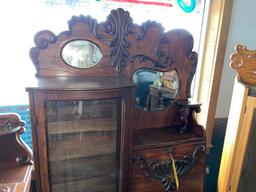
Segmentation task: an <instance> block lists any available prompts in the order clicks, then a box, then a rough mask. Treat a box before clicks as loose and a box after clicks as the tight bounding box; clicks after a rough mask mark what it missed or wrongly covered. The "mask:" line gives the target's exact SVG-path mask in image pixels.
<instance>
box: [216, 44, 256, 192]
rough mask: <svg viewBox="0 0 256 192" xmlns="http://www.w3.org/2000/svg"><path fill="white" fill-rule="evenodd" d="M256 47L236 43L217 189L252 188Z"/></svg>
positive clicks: (255, 103) (253, 172)
mask: <svg viewBox="0 0 256 192" xmlns="http://www.w3.org/2000/svg"><path fill="white" fill-rule="evenodd" d="M255 58H256V51H255V50H248V49H247V48H246V47H245V46H243V45H237V46H236V52H235V53H234V54H233V55H232V56H231V62H230V64H231V67H232V68H233V69H234V70H235V72H236V74H237V79H236V81H235V85H234V89H233V96H232V101H231V108H230V114H229V119H228V125H227V130H226V136H225V141H224V147H223V152H222V158H221V165H220V172H219V178H218V191H234V192H235V191H255V188H256V183H255V176H256V175H255V171H254V170H255V168H256V164H255V162H256V161H255V160H256V159H255V154H256V151H255V144H256V140H255V136H256V133H255V125H256V124H255V123H256V118H255V110H256V97H255V96H256V89H255V86H256V75H255V73H256V59H255Z"/></svg>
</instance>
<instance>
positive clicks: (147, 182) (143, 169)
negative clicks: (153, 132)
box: [131, 143, 205, 192]
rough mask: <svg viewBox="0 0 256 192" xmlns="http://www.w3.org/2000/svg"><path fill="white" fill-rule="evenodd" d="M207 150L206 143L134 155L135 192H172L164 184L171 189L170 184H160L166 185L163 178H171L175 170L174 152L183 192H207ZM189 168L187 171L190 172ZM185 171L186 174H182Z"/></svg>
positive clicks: (133, 190) (160, 148)
mask: <svg viewBox="0 0 256 192" xmlns="http://www.w3.org/2000/svg"><path fill="white" fill-rule="evenodd" d="M204 146H205V145H204V143H193V144H191V143H190V144H182V145H174V146H164V147H156V148H151V149H142V150H136V151H134V159H133V166H132V185H131V186H132V187H131V191H132V192H156V191H157V192H160V191H163V192H165V191H166V192H168V191H171V190H167V189H165V188H164V187H163V184H164V183H165V184H166V185H168V182H166V180H165V182H163V183H161V182H160V180H161V179H162V181H164V180H163V178H164V177H166V175H168V174H170V172H171V169H172V168H171V161H170V154H169V151H170V149H171V150H172V156H173V158H174V160H175V164H176V169H177V174H178V175H179V191H180V192H181V191H184V192H188V191H189V192H193V191H194V192H199V191H203V185H204V172H205V162H204V159H205V158H204V157H205V152H204V150H205V147H204ZM180 160H183V161H180ZM185 166H186V168H187V169H186V170H185ZM182 167H183V169H182ZM181 170H183V171H184V172H183V173H182V171H181ZM160 175H161V176H160ZM171 175H172V174H171ZM160 178H161V179H160ZM169 178H170V177H169ZM173 184H174V183H173ZM166 188H167V187H166Z"/></svg>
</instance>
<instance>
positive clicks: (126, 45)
mask: <svg viewBox="0 0 256 192" xmlns="http://www.w3.org/2000/svg"><path fill="white" fill-rule="evenodd" d="M34 40H35V47H33V48H31V50H30V57H31V59H32V61H33V63H34V65H35V67H36V70H37V76H38V77H49V76H50V77H52V76H54V77H55V76H80V77H91V76H93V77H95V76H96V77H115V76H116V77H120V76H123V77H126V78H127V79H132V76H133V73H134V72H135V71H136V70H138V69H140V68H152V69H156V70H159V71H163V72H164V71H170V70H176V71H177V73H178V75H179V81H180V82H182V83H180V84H181V86H180V90H179V94H178V98H179V99H182V100H186V99H187V98H189V97H190V85H191V81H192V78H193V76H194V73H195V71H196V65H197V53H196V52H193V51H192V49H193V45H194V41H193V37H192V35H191V34H190V33H189V32H188V31H186V30H184V29H174V30H171V31H168V32H164V28H163V27H162V25H161V24H160V23H157V22H156V21H146V22H145V23H143V24H141V25H137V24H134V23H133V19H132V17H131V16H130V13H129V12H128V11H124V10H123V9H121V8H119V9H117V10H112V11H111V13H110V14H109V16H107V18H106V21H105V22H102V23H98V22H97V20H96V19H94V18H92V17H90V16H83V15H80V16H73V17H72V18H71V20H70V21H68V30H67V31H63V32H61V33H60V34H59V35H55V34H54V33H53V32H51V31H49V30H43V31H40V32H38V33H37V34H36V35H35V38H34ZM75 40H82V41H89V42H91V43H92V44H94V45H96V46H97V47H98V48H99V50H100V54H102V58H101V59H100V60H99V62H97V63H96V64H95V65H94V64H93V65H91V67H88V68H86V69H85V68H79V67H77V68H76V67H73V66H72V65H68V64H67V62H65V59H63V58H62V50H63V47H64V46H65V45H66V44H68V43H69V42H72V41H75ZM180 74H181V75H180Z"/></svg>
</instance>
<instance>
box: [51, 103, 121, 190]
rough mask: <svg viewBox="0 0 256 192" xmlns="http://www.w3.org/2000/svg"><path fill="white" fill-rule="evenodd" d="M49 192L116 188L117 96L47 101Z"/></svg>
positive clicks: (118, 132) (118, 129) (118, 124)
mask: <svg viewBox="0 0 256 192" xmlns="http://www.w3.org/2000/svg"><path fill="white" fill-rule="evenodd" d="M46 108H47V109H46V113H47V115H46V118H47V119H46V122H47V123H46V127H47V129H46V130H47V131H46V139H47V145H48V146H47V153H48V154H47V156H48V169H49V183H50V190H51V191H52V192H117V191H119V177H120V163H119V162H120V147H119V146H120V138H121V137H120V134H121V131H120V130H121V129H120V125H121V121H120V119H121V117H120V110H121V99H103V100H78V101H54V100H51V101H47V102H46Z"/></svg>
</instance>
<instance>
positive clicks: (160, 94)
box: [133, 69, 179, 111]
mask: <svg viewBox="0 0 256 192" xmlns="http://www.w3.org/2000/svg"><path fill="white" fill-rule="evenodd" d="M133 82H134V83H135V84H136V85H137V89H136V91H135V103H136V107H137V108H139V109H142V110H144V111H157V110H163V109H165V108H166V107H168V106H169V105H170V104H171V103H173V101H174V99H175V98H176V96H177V94H178V90H179V77H178V74H177V72H176V71H175V70H171V71H167V72H160V71H156V70H153V69H139V70H137V71H135V73H134V74H133Z"/></svg>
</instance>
